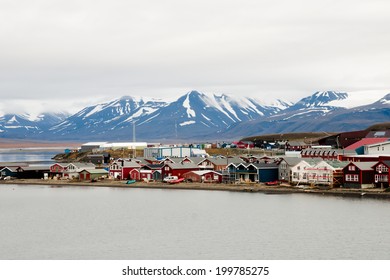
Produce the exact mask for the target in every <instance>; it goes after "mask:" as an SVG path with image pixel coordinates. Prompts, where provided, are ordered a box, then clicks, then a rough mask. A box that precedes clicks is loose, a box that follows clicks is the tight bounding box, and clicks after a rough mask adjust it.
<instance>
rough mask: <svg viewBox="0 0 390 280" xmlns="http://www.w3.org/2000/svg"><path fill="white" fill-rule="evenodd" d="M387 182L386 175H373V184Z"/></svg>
mask: <svg viewBox="0 0 390 280" xmlns="http://www.w3.org/2000/svg"><path fill="white" fill-rule="evenodd" d="M388 181H389V176H388V175H387V174H386V175H380V174H375V183H377V182H388Z"/></svg>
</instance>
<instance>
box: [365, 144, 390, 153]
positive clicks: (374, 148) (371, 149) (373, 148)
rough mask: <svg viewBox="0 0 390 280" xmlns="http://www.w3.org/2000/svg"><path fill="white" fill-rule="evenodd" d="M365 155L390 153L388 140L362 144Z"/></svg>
mask: <svg viewBox="0 0 390 280" xmlns="http://www.w3.org/2000/svg"><path fill="white" fill-rule="evenodd" d="M364 154H365V155H390V141H386V142H382V143H377V144H371V145H366V146H364Z"/></svg>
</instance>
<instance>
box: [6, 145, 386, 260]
mask: <svg viewBox="0 0 390 280" xmlns="http://www.w3.org/2000/svg"><path fill="white" fill-rule="evenodd" d="M54 154H55V152H52V151H51V152H45V153H42V152H28V153H27V152H25V153H21V152H16V153H12V152H9V153H4V152H2V153H0V161H33V162H36V161H41V162H42V161H49V162H50V158H51V157H52V156H53V155H54ZM389 221H390V201H387V200H372V199H345V198H337V197H320V196H312V195H302V194H286V195H266V194H261V193H236V192H217V191H188V190H148V189H123V188H92V187H91V188H89V187H50V186H27V185H0V259H390V239H389V236H390V222H389Z"/></svg>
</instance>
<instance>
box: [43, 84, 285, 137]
mask: <svg viewBox="0 0 390 280" xmlns="http://www.w3.org/2000/svg"><path fill="white" fill-rule="evenodd" d="M280 104H286V103H282V102H280ZM280 110H281V109H280V108H278V107H273V106H267V105H263V104H262V103H261V102H260V101H258V100H255V99H253V98H245V97H235V96H231V95H226V94H222V95H214V94H205V93H200V92H198V91H191V92H188V93H187V94H185V95H183V96H181V97H180V98H179V99H177V100H176V101H173V102H171V103H168V102H163V101H156V100H150V101H148V102H145V101H144V100H143V99H135V98H132V97H122V98H120V99H118V100H113V101H111V102H108V103H104V104H98V105H96V106H91V107H87V108H85V109H83V110H81V111H80V112H78V113H76V114H75V115H73V116H71V117H69V118H67V119H66V120H64V121H63V122H61V123H59V124H57V125H55V126H53V127H51V128H50V129H49V134H52V135H58V136H61V137H63V138H64V137H65V138H69V137H74V133H75V132H77V135H78V136H83V135H84V136H85V137H91V135H93V136H94V137H95V138H100V139H101V138H111V139H123V138H127V139H131V138H132V126H133V122H134V123H135V125H136V131H137V132H136V134H137V138H142V139H159V138H163V139H164V138H165V139H167V138H181V139H183V138H191V137H195V136H200V135H208V134H210V133H212V132H222V131H224V130H225V129H226V128H228V127H229V126H230V125H232V124H234V123H238V122H242V121H247V120H252V119H257V118H259V117H265V116H270V115H272V114H275V113H277V112H279V111H280Z"/></svg>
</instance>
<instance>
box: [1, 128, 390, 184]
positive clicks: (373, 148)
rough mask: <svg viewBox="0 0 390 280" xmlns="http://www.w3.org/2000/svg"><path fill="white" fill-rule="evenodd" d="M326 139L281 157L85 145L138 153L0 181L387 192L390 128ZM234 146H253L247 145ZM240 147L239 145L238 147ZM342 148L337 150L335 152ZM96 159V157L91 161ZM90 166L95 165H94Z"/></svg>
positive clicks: (23, 166)
mask: <svg viewBox="0 0 390 280" xmlns="http://www.w3.org/2000/svg"><path fill="white" fill-rule="evenodd" d="M357 133H358V132H355V133H352V132H348V133H344V134H339V135H331V136H329V137H328V138H327V139H325V140H323V141H322V142H321V141H319V144H320V145H317V146H313V145H307V144H305V145H303V144H302V143H290V144H289V145H288V147H289V148H290V151H286V154H285V155H282V156H274V157H272V156H265V155H264V156H254V155H243V156H236V157H224V156H219V157H210V156H209V155H208V154H207V153H206V152H205V150H203V149H202V148H204V147H194V146H186V147H182V146H180V147H177V146H166V147H161V146H158V145H150V144H147V143H143V142H142V143H107V142H102V143H100V142H90V143H86V144H84V145H83V146H82V148H81V150H82V151H95V152H102V151H104V150H105V149H106V148H107V147H108V148H110V149H123V148H133V149H134V150H137V149H138V150H139V149H143V157H137V156H136V154H137V153H136V152H135V153H134V154H133V155H132V157H131V158H127V157H123V158H119V159H110V158H109V156H105V155H104V154H102V155H101V156H100V157H98V156H97V154H96V153H95V154H94V153H92V155H89V157H88V158H87V160H88V161H89V162H87V163H81V162H72V163H53V164H51V165H47V166H30V165H29V164H28V163H0V177H1V178H3V179H4V178H6V179H7V178H20V179H29V178H32V179H34V178H43V179H71V180H80V181H83V180H98V179H101V178H107V179H112V180H135V181H152V180H153V181H163V179H164V178H165V177H167V176H177V177H178V178H184V179H185V180H186V181H187V182H210V183H238V182H247V183H270V182H279V183H286V184H291V185H298V186H299V185H312V186H329V187H344V188H373V187H377V188H388V187H389V182H390V180H389V179H390V171H389V169H390V141H389V139H390V129H388V130H384V131H375V132H364V133H363V132H359V133H360V134H361V135H360V134H357ZM235 144H236V146H237V147H242V148H245V147H246V148H247V149H248V151H250V149H251V148H253V146H252V145H250V143H248V142H242V143H238V142H237V143H235ZM240 145H241V146H240ZM340 147H342V149H341V148H340ZM94 155H96V157H94ZM95 164H96V165H95Z"/></svg>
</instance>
